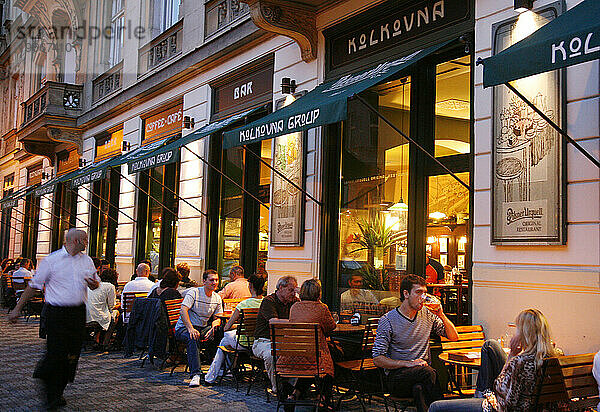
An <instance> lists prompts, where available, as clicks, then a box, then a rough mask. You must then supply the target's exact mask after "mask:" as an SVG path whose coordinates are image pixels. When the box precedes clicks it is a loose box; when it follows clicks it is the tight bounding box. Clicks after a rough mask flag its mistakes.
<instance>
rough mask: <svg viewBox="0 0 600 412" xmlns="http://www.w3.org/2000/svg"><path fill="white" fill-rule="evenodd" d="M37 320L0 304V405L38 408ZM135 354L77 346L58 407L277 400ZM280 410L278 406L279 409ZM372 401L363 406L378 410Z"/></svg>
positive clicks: (160, 407) (258, 405) (214, 405)
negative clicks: (13, 320)
mask: <svg viewBox="0 0 600 412" xmlns="http://www.w3.org/2000/svg"><path fill="white" fill-rule="evenodd" d="M38 326H39V323H38V321H37V320H30V321H29V322H25V321H23V320H20V321H19V322H18V323H17V324H15V325H11V324H9V323H8V321H7V313H6V309H0V411H3V412H7V411H37V410H42V404H41V403H40V401H39V394H38V388H37V382H36V380H35V379H33V378H32V376H31V375H32V373H33V369H34V367H35V364H36V362H37V361H38V360H39V359H40V357H41V356H42V354H43V351H44V344H45V341H44V340H42V339H39V338H38V337H37V333H38ZM140 365H141V361H139V360H138V358H137V357H134V358H123V354H122V352H111V353H98V352H91V351H86V352H83V353H82V355H81V358H80V360H79V369H78V372H77V376H76V377H75V382H74V383H73V384H70V385H69V386H67V389H66V391H65V399H66V400H67V403H68V404H67V407H65V408H62V409H61V410H62V411H92V410H94V411H123V410H149V411H169V410H173V411H174V410H179V411H181V410H197V411H236V412H242V411H253V412H257V411H272V410H275V407H276V405H277V403H276V402H275V400H274V399H272V400H271V403H267V402H266V401H265V395H264V392H262V387H261V386H260V385H257V386H256V389H254V388H253V389H252V392H251V393H250V396H246V390H245V389H246V385H245V384H241V389H240V391H239V392H236V390H235V385H234V384H233V382H230V381H229V380H228V379H224V380H223V383H222V384H221V385H215V386H210V387H199V388H188V386H187V380H186V378H189V377H188V375H187V373H184V371H183V366H181V367H179V368H177V369H176V370H175V373H174V374H173V376H172V377H170V376H169V370H164V371H161V370H159V369H158V368H157V367H155V366H152V365H146V366H145V367H144V368H140ZM344 405H345V406H344V410H347V411H348V410H359V409H360V406H359V404H358V402H356V401H351V402H344ZM280 410H283V409H280ZM383 410H385V408H384V407H383V405H382V404H379V403H377V402H375V401H373V404H372V405H371V406H369V411H383Z"/></svg>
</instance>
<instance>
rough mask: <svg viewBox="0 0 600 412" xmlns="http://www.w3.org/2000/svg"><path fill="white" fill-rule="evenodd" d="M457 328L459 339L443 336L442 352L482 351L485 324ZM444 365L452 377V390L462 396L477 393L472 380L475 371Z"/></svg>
mask: <svg viewBox="0 0 600 412" xmlns="http://www.w3.org/2000/svg"><path fill="white" fill-rule="evenodd" d="M456 330H457V332H458V340H457V341H454V342H453V341H449V340H448V339H447V338H444V337H442V352H448V351H456V350H468V351H473V352H475V351H481V347H482V346H483V344H484V343H485V334H484V333H483V326H481V325H473V326H457V327H456ZM444 365H445V366H446V370H447V371H448V376H449V377H450V391H451V392H452V393H455V394H458V395H459V396H461V397H472V396H473V394H474V393H475V388H474V382H472V381H473V380H474V375H475V372H473V371H472V370H471V369H468V368H465V367H462V366H456V365H449V364H444Z"/></svg>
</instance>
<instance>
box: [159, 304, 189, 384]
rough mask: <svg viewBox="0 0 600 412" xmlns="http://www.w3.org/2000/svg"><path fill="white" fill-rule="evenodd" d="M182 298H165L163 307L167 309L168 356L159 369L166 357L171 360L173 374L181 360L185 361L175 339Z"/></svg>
mask: <svg viewBox="0 0 600 412" xmlns="http://www.w3.org/2000/svg"><path fill="white" fill-rule="evenodd" d="M182 302H183V299H181V298H180V299H170V300H165V302H164V303H165V308H166V311H167V318H168V319H169V332H168V335H169V338H168V339H169V353H168V356H166V357H165V360H164V361H163V363H162V365H161V366H160V367H161V369H162V368H163V367H164V366H165V363H166V362H167V360H168V359H171V360H172V361H173V367H172V368H171V375H173V371H174V370H175V368H176V367H177V366H179V365H180V364H181V363H182V362H186V357H185V352H184V350H183V349H182V348H181V346H180V344H179V342H177V340H176V339H175V325H176V324H177V321H178V320H179V313H180V312H181V303H182Z"/></svg>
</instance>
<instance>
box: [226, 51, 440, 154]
mask: <svg viewBox="0 0 600 412" xmlns="http://www.w3.org/2000/svg"><path fill="white" fill-rule="evenodd" d="M446 44H447V43H442V44H437V45H435V46H431V47H429V48H426V49H422V50H419V51H416V52H414V53H412V54H409V55H408V56H404V57H401V58H399V59H396V60H392V61H388V62H385V63H381V64H379V65H378V66H377V67H375V68H372V69H369V70H365V71H363V72H360V73H357V74H349V75H347V76H344V77H342V78H341V79H339V80H335V81H330V82H327V83H323V84H321V85H320V86H317V87H316V88H315V89H313V90H312V91H310V92H308V93H307V94H305V95H304V96H302V97H301V98H299V99H298V100H296V101H295V102H293V103H292V104H290V105H289V106H286V107H284V108H282V109H280V110H277V111H276V112H273V113H271V114H269V115H267V116H265V117H263V118H261V119H260V120H257V121H255V122H252V123H250V124H249V125H247V126H244V127H241V128H238V129H235V130H232V131H229V132H225V133H224V137H223V148H224V149H228V148H231V147H235V146H243V145H246V144H250V143H255V142H259V141H261V140H265V139H271V138H273V137H277V136H282V135H286V134H290V133H295V132H300V131H304V130H308V129H312V128H313V127H317V126H323V125H326V124H331V123H336V122H339V121H341V120H345V119H346V116H347V101H348V98H349V97H352V96H354V95H355V94H358V93H360V92H362V91H364V90H366V89H368V88H369V87H371V86H374V85H376V84H377V83H380V82H382V81H384V80H386V79H388V78H390V77H392V76H394V75H395V74H397V73H398V72H400V71H402V70H404V69H406V68H407V67H409V66H410V65H412V64H414V63H416V62H418V61H419V60H421V59H423V58H424V57H427V56H428V55H430V54H431V53H434V52H435V51H437V50H439V49H440V48H442V47H444V46H445V45H446Z"/></svg>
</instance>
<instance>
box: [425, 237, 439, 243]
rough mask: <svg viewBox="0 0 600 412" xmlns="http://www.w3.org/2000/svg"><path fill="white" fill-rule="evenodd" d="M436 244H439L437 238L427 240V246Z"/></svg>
mask: <svg viewBox="0 0 600 412" xmlns="http://www.w3.org/2000/svg"><path fill="white" fill-rule="evenodd" d="M435 242H437V238H436V237H435V236H429V237H428V238H427V244H428V245H431V244H433V243H435Z"/></svg>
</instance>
